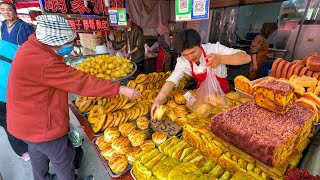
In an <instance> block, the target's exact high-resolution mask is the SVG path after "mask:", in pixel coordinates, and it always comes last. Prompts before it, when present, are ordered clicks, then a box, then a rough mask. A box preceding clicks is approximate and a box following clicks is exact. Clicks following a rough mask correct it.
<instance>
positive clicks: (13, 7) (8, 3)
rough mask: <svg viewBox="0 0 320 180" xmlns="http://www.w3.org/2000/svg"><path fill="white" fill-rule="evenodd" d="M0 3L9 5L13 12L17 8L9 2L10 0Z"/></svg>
mask: <svg viewBox="0 0 320 180" xmlns="http://www.w3.org/2000/svg"><path fill="white" fill-rule="evenodd" d="M2 4H7V5H9V6H11V7H12V9H13V10H14V11H15V12H17V8H16V6H15V5H14V4H13V3H10V2H0V5H2Z"/></svg>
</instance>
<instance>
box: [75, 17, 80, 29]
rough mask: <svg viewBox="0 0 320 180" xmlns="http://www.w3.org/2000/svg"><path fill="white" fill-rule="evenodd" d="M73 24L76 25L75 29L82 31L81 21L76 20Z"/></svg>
mask: <svg viewBox="0 0 320 180" xmlns="http://www.w3.org/2000/svg"><path fill="white" fill-rule="evenodd" d="M74 22H75V24H76V27H77V29H82V22H81V20H79V19H76V20H75V21H74Z"/></svg>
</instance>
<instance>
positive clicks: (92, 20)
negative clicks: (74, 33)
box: [89, 19, 96, 29]
mask: <svg viewBox="0 0 320 180" xmlns="http://www.w3.org/2000/svg"><path fill="white" fill-rule="evenodd" d="M89 26H90V29H96V24H95V23H94V19H89Z"/></svg>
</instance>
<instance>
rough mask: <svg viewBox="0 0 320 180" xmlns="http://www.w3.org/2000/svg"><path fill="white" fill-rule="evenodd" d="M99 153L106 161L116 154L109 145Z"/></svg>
mask: <svg viewBox="0 0 320 180" xmlns="http://www.w3.org/2000/svg"><path fill="white" fill-rule="evenodd" d="M100 153H101V155H102V156H103V157H104V158H105V159H106V160H109V159H110V158H111V157H112V155H113V154H115V153H116V151H115V150H114V149H113V148H112V147H111V145H110V146H106V147H104V148H103V149H101V152H100Z"/></svg>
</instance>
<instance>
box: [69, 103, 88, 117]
mask: <svg viewBox="0 0 320 180" xmlns="http://www.w3.org/2000/svg"><path fill="white" fill-rule="evenodd" d="M75 102H76V100H73V101H71V103H72V104H73V106H74V107H75V109H76V111H77V112H78V113H79V114H81V115H82V116H84V115H88V114H89V112H86V113H80V111H79V109H78V107H77V106H76V103H75Z"/></svg>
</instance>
